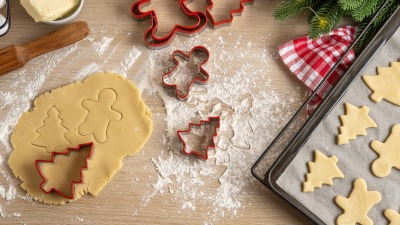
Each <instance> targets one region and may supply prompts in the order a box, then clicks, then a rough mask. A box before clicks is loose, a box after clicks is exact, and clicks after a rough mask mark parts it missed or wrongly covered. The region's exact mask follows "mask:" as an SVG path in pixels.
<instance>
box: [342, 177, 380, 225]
mask: <svg viewBox="0 0 400 225" xmlns="http://www.w3.org/2000/svg"><path fill="white" fill-rule="evenodd" d="M381 199H382V196H381V194H380V193H379V192H377V191H368V190H367V183H366V182H365V180H363V179H362V178H357V179H356V180H355V181H354V187H353V190H352V191H351V193H350V196H349V197H348V198H346V197H343V196H337V197H336V198H335V202H336V204H337V205H338V206H340V208H342V209H343V213H342V214H341V215H340V216H339V217H338V218H337V219H336V224H337V225H350V224H354V225H355V224H363V225H372V224H374V223H373V222H372V220H371V218H369V217H368V211H369V210H370V209H371V208H372V207H373V206H374V205H375V204H376V203H378V202H380V201H381Z"/></svg>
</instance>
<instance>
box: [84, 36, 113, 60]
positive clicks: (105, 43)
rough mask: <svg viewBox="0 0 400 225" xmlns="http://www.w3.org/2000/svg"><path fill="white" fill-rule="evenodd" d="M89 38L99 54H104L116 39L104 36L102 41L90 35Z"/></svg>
mask: <svg viewBox="0 0 400 225" xmlns="http://www.w3.org/2000/svg"><path fill="white" fill-rule="evenodd" d="M88 40H89V41H90V42H91V43H92V47H93V49H94V50H95V51H96V52H97V54H99V56H101V55H103V54H104V52H105V51H106V50H107V49H108V47H109V46H110V44H111V42H112V41H113V40H114V38H112V37H102V39H101V40H100V41H95V37H93V36H89V37H88Z"/></svg>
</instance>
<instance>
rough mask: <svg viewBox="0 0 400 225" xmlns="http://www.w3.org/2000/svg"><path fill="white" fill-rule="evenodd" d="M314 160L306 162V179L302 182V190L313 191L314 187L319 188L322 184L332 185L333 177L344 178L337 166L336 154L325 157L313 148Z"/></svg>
mask: <svg viewBox="0 0 400 225" xmlns="http://www.w3.org/2000/svg"><path fill="white" fill-rule="evenodd" d="M314 154H315V160H314V162H308V171H309V173H307V174H306V181H305V182H303V192H313V191H314V188H321V187H322V184H328V185H333V181H332V179H333V178H344V175H343V173H342V171H340V169H339V168H338V167H337V165H336V163H337V162H338V159H337V158H336V156H331V157H327V156H326V155H324V154H323V153H321V152H320V151H318V150H315V152H314Z"/></svg>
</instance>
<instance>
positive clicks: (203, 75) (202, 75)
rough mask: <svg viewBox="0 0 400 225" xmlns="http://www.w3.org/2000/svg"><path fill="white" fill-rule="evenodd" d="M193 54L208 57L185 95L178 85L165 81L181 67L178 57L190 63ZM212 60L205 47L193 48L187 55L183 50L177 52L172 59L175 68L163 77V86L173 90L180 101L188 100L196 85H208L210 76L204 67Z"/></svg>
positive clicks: (200, 66)
mask: <svg viewBox="0 0 400 225" xmlns="http://www.w3.org/2000/svg"><path fill="white" fill-rule="evenodd" d="M193 54H204V55H206V59H205V60H204V62H202V63H201V64H200V65H199V70H198V74H195V75H194V76H193V78H192V80H191V82H190V84H189V86H188V88H187V90H186V92H184V94H181V93H180V89H179V88H178V85H177V84H170V83H168V82H166V81H165V80H166V79H167V78H170V77H171V76H172V75H173V74H174V73H175V72H176V70H177V68H178V67H179V61H178V60H177V59H176V57H177V56H179V57H181V58H183V59H184V60H185V61H189V59H190V57H191V56H192V55H193ZM209 58H210V52H209V51H208V50H207V49H206V48H205V47H203V46H195V47H193V48H192V50H190V52H189V54H185V53H184V52H182V51H181V50H175V51H174V52H173V53H172V59H173V61H174V64H175V66H174V68H173V69H172V70H171V71H169V72H167V73H165V74H164V75H163V76H162V84H163V86H164V87H165V88H167V89H170V90H173V91H174V94H175V96H176V97H177V98H178V99H179V100H182V101H183V100H186V99H187V98H188V97H189V92H190V89H191V87H192V86H193V84H194V83H198V84H205V83H207V81H208V79H209V78H210V75H209V74H208V72H207V71H206V70H205V69H204V68H203V66H205V65H206V64H207V62H208V59H209Z"/></svg>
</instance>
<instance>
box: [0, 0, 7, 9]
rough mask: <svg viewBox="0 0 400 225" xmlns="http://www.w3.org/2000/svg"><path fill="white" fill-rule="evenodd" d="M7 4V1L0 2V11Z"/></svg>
mask: <svg viewBox="0 0 400 225" xmlns="http://www.w3.org/2000/svg"><path fill="white" fill-rule="evenodd" d="M5 4H6V0H0V9H1V8H3V6H4V5H5Z"/></svg>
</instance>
